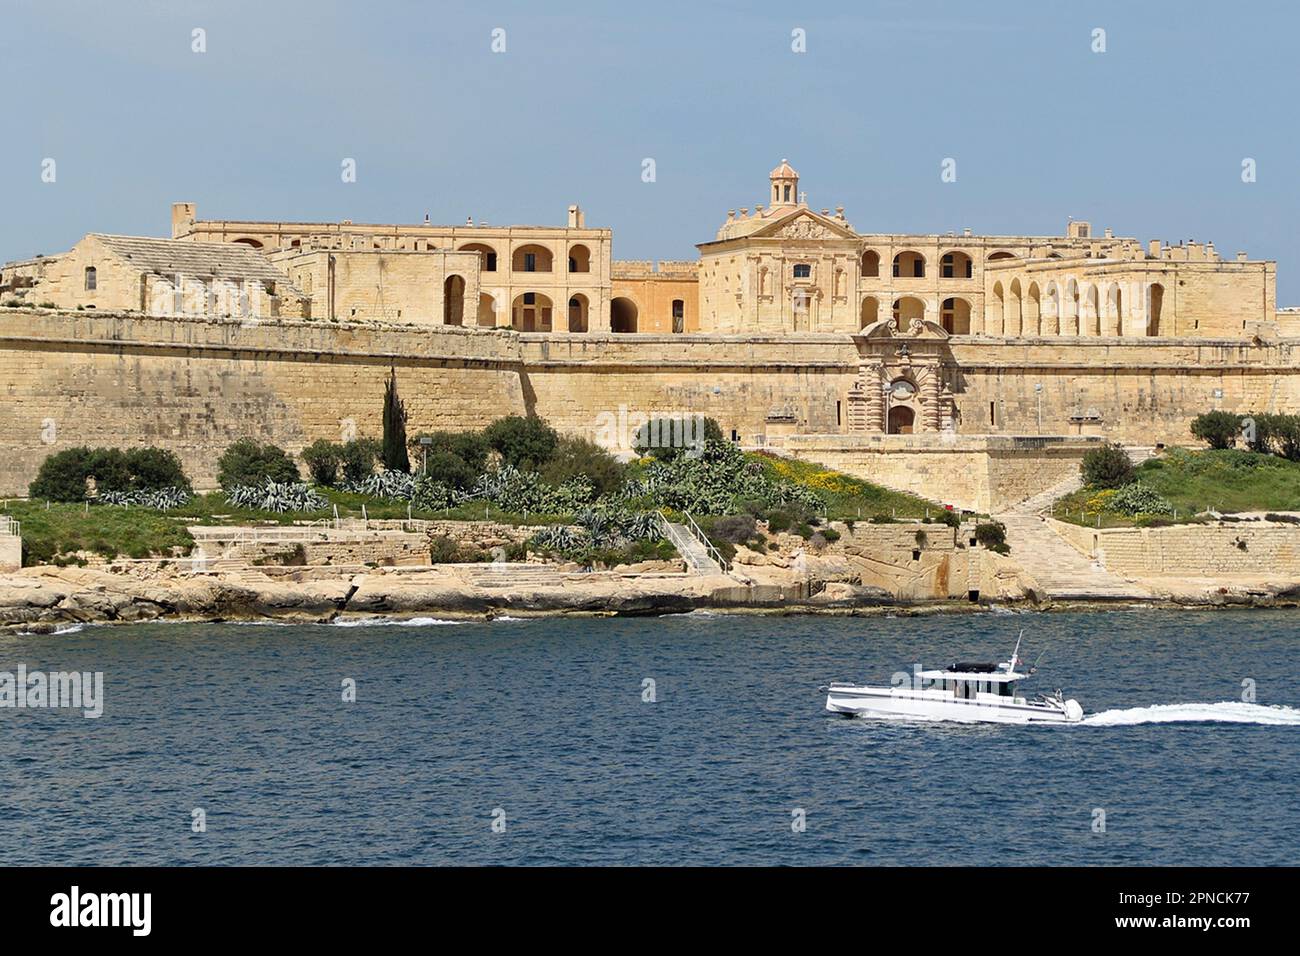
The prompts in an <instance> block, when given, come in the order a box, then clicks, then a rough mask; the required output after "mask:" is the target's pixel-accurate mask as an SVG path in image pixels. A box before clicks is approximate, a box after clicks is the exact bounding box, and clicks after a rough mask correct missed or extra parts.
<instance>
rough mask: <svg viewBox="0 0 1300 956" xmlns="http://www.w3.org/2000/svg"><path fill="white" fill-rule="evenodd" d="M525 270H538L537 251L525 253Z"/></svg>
mask: <svg viewBox="0 0 1300 956" xmlns="http://www.w3.org/2000/svg"><path fill="white" fill-rule="evenodd" d="M524 271H525V272H536V271H537V253H535V252H525V253H524Z"/></svg>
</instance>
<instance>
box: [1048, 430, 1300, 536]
mask: <svg viewBox="0 0 1300 956" xmlns="http://www.w3.org/2000/svg"><path fill="white" fill-rule="evenodd" d="M1136 474H1137V480H1139V481H1141V482H1142V483H1143V484H1144V485H1146V486H1147V487H1149V488H1151V489H1153V490H1155V491H1157V492H1159V493H1160V494H1161V495H1162V496H1164V497H1165V498H1166V499H1168V501H1169V502H1170V503H1171V504H1173V506H1174V508H1175V509H1176V513H1177V519H1176V520H1178V521H1179V522H1180V523H1182V522H1186V521H1190V520H1192V519H1193V518H1194V516H1196V515H1198V514H1204V513H1205V511H1206V510H1207V509H1213V510H1215V511H1218V512H1223V513H1231V512H1238V511H1300V462H1293V461H1287V460H1286V459H1285V458H1278V457H1277V456H1275V455H1265V454H1258V453H1256V452H1250V451H1241V450H1238V449H1232V448H1230V449H1227V450H1223V451H1218V450H1212V449H1202V450H1191V449H1186V448H1173V449H1170V450H1169V451H1168V452H1167V453H1166V454H1165V455H1164V456H1163V457H1161V458H1152V459H1150V460H1148V461H1145V462H1143V463H1142V464H1141V465H1140V466H1138V468H1137V470H1136ZM1096 494H1097V490H1096V489H1090V488H1084V489H1081V490H1079V491H1076V492H1074V493H1073V494H1070V495H1067V496H1065V497H1064V498H1061V499H1058V500H1057V502H1056V503H1055V506H1054V508H1053V511H1054V513H1055V515H1056V517H1058V518H1060V519H1062V520H1064V521H1069V522H1071V523H1073V524H1083V525H1086V526H1088V527H1090V528H1095V527H1097V526H1098V517H1100V526H1101V527H1103V528H1119V527H1132V526H1133V525H1135V524H1143V523H1146V522H1144V521H1143V520H1142V519H1140V518H1132V517H1127V516H1124V515H1117V514H1112V513H1111V512H1108V511H1104V510H1103V511H1098V509H1097V507H1096V504H1097V503H1096V501H1095V500H1094V499H1095V496H1096ZM1090 503H1091V504H1090ZM1080 512H1082V515H1081V514H1080Z"/></svg>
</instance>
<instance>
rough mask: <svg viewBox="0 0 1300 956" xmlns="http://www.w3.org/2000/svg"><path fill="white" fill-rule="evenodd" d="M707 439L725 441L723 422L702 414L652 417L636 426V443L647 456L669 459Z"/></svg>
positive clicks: (701, 443) (641, 452)
mask: <svg viewBox="0 0 1300 956" xmlns="http://www.w3.org/2000/svg"><path fill="white" fill-rule="evenodd" d="M706 441H722V426H720V425H719V424H718V422H717V420H716V419H713V418H704V417H702V416H686V417H673V418H652V419H651V420H650V421H648V422H646V423H645V424H644V425H642V426H641V427H640V428H638V429H637V430H636V435H635V436H634V438H633V447H634V448H635V450H636V453H637V454H638V455H640V456H641V457H642V458H644V457H645V456H646V455H649V456H650V457H652V458H658V459H659V460H660V461H666V460H668V459H670V458H676V457H677V456H678V455H680V454H681V453H682V452H684V451H687V450H688V449H691V448H694V449H696V450H698V449H699V448H700V447H701V446H702V445H703V443H704V442H706Z"/></svg>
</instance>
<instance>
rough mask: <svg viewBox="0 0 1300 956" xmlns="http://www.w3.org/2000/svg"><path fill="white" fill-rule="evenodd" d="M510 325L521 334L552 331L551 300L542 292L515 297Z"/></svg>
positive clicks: (526, 293) (511, 308)
mask: <svg viewBox="0 0 1300 956" xmlns="http://www.w3.org/2000/svg"><path fill="white" fill-rule="evenodd" d="M510 324H511V325H513V326H514V327H515V328H516V329H517V330H519V331H520V332H549V331H551V300H550V299H549V298H547V297H546V296H544V295H542V293H540V292H525V293H523V294H522V295H518V296H515V301H514V302H513V303H512V304H511V307H510Z"/></svg>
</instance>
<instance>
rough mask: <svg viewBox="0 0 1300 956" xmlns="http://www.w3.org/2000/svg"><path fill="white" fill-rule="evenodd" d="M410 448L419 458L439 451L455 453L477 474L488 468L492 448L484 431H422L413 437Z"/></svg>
mask: <svg viewBox="0 0 1300 956" xmlns="http://www.w3.org/2000/svg"><path fill="white" fill-rule="evenodd" d="M425 442H427V444H426V443H425ZM410 448H411V452H412V454H413V455H415V456H416V457H417V458H422V457H424V456H426V455H427V456H430V457H432V456H433V455H436V454H438V453H439V452H447V453H449V454H452V455H455V456H456V457H457V458H459V459H460V460H461V461H463V462H464V463H465V464H467V465H468V466H469V467H470V468H471V469H473V471H474V473H475V474H480V473H482V471H483V470H484V469H485V468H487V456H488V452H489V451H491V450H492V448H491V446H490V445H489V444H488V443H487V439H485V438H484V437H483V433H482V432H449V431H436V432H421V433H420V434H418V435H416V436H414V437H413V438H412V439H411V441H410ZM430 474H432V472H430Z"/></svg>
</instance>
